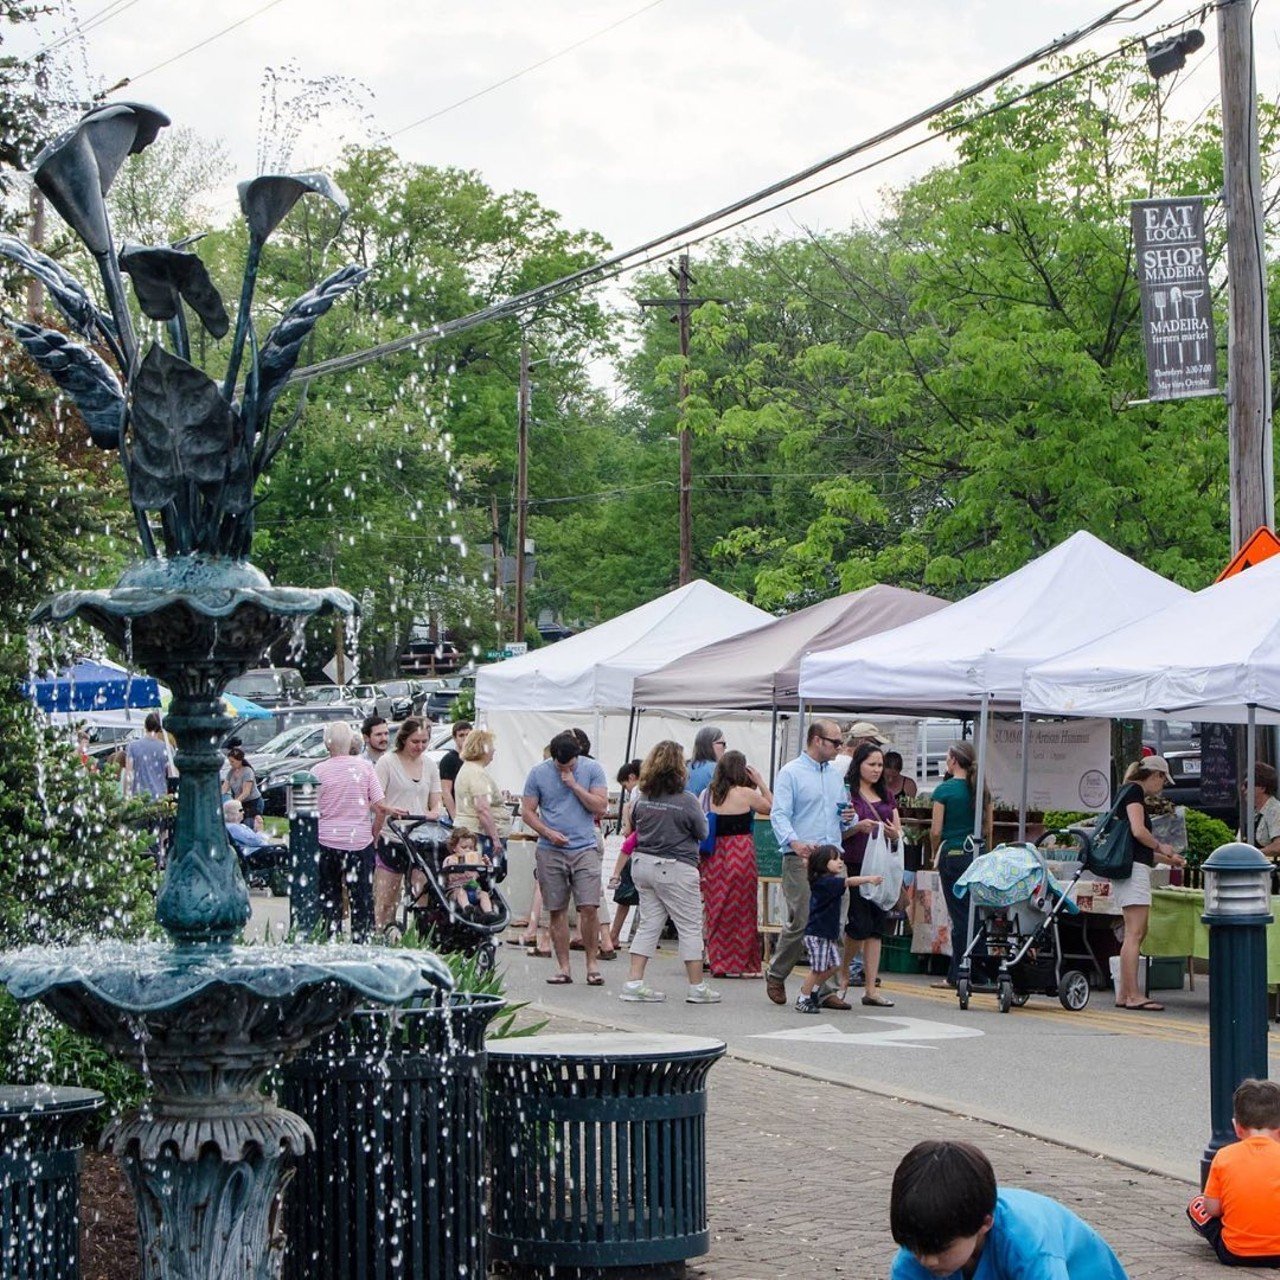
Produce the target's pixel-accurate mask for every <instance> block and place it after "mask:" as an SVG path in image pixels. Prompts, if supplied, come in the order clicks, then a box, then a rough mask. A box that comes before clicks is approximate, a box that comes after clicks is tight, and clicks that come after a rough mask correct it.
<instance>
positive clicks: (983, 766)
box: [970, 693, 991, 923]
mask: <svg viewBox="0 0 1280 1280" xmlns="http://www.w3.org/2000/svg"><path fill="white" fill-rule="evenodd" d="M990 701H991V695H990V694H989V693H984V694H983V695H982V708H981V710H980V711H979V712H978V785H977V787H976V794H975V795H974V798H973V834H974V835H975V836H977V837H978V838H979V839H981V838H982V819H983V817H984V816H985V815H984V814H983V812H982V810H983V807H984V806H983V804H982V790H983V787H984V786H985V785H986V781H987V718H988V709H989V703H990ZM970 923H972V921H971V922H970Z"/></svg>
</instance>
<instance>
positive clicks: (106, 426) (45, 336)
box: [5, 319, 125, 449]
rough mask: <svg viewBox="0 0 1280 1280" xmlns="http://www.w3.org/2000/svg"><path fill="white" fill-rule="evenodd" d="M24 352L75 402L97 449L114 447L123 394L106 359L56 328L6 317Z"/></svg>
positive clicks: (119, 430)
mask: <svg viewBox="0 0 1280 1280" xmlns="http://www.w3.org/2000/svg"><path fill="white" fill-rule="evenodd" d="M5 323H6V324H8V326H9V328H10V329H11V330H12V331H13V334H14V336H15V337H16V338H17V339H18V341H19V342H20V343H22V345H23V346H24V347H25V348H26V351H27V354H28V355H29V356H30V357H31V358H32V359H33V360H34V361H35V362H36V364H38V365H39V366H40V368H41V369H43V370H44V371H45V373H47V374H48V375H49V376H50V377H51V378H52V379H53V380H54V382H56V383H57V384H58V387H59V389H60V390H62V391H63V392H65V393H66V394H67V395H68V396H70V397H71V399H72V400H74V401H75V404H76V408H77V409H79V410H80V414H81V416H82V417H83V418H84V421H85V425H86V426H87V427H88V428H89V438H90V439H91V440H92V441H93V443H94V444H96V445H97V446H98V448H100V449H115V448H118V447H119V444H120V432H121V430H122V428H123V426H124V409H125V402H124V394H123V392H122V391H121V390H120V383H119V382H118V381H117V380H116V375H115V374H114V373H112V372H111V370H110V368H109V367H108V366H107V363H106V361H104V360H103V359H102V358H101V357H99V356H98V355H97V354H96V353H95V352H93V351H91V350H89V348H88V347H83V346H81V345H80V344H79V343H78V342H72V341H71V339H70V338H68V337H67V336H66V334H64V333H59V332H58V331H57V330H56V329H41V328H40V327H39V326H37V325H31V324H24V323H23V322H22V321H21V320H12V319H10V320H6V322H5Z"/></svg>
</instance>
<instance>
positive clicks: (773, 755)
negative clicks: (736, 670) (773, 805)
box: [769, 693, 778, 787]
mask: <svg viewBox="0 0 1280 1280" xmlns="http://www.w3.org/2000/svg"><path fill="white" fill-rule="evenodd" d="M777 772H778V695H777V694H776V693H775V694H774V695H773V716H772V718H771V719H770V721H769V786H770V787H772V786H773V780H774V778H775V777H776V776H777Z"/></svg>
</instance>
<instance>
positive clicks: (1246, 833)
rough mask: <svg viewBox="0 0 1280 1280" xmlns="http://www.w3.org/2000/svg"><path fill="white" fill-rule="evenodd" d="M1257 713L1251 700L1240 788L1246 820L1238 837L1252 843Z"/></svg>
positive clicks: (1256, 755) (1256, 754) (1256, 757)
mask: <svg viewBox="0 0 1280 1280" xmlns="http://www.w3.org/2000/svg"><path fill="white" fill-rule="evenodd" d="M1257 715H1258V708H1257V707H1256V706H1255V705H1254V704H1253V703H1252V702H1251V703H1249V727H1248V728H1247V729H1246V730H1245V732H1246V733H1247V734H1248V735H1249V740H1248V742H1246V743H1245V748H1244V758H1245V770H1246V773H1245V779H1244V786H1243V787H1242V788H1241V790H1242V791H1243V792H1244V812H1245V819H1246V821H1245V827H1244V830H1243V831H1242V832H1241V833H1240V838H1241V839H1242V840H1244V841H1246V842H1247V843H1248V844H1252V843H1253V801H1254V787H1253V776H1254V772H1255V770H1256V768H1257V763H1258V732H1257V724H1256V721H1257Z"/></svg>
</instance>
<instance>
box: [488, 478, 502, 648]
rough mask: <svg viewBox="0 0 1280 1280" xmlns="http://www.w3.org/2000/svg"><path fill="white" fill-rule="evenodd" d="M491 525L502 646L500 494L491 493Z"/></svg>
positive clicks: (495, 616)
mask: <svg viewBox="0 0 1280 1280" xmlns="http://www.w3.org/2000/svg"><path fill="white" fill-rule="evenodd" d="M489 526H490V529H491V530H492V534H493V620H494V622H495V623H496V624H497V627H498V646H499V648H501V646H502V534H501V531H500V530H499V528H498V495H497V494H496V493H491V494H490V495H489Z"/></svg>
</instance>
